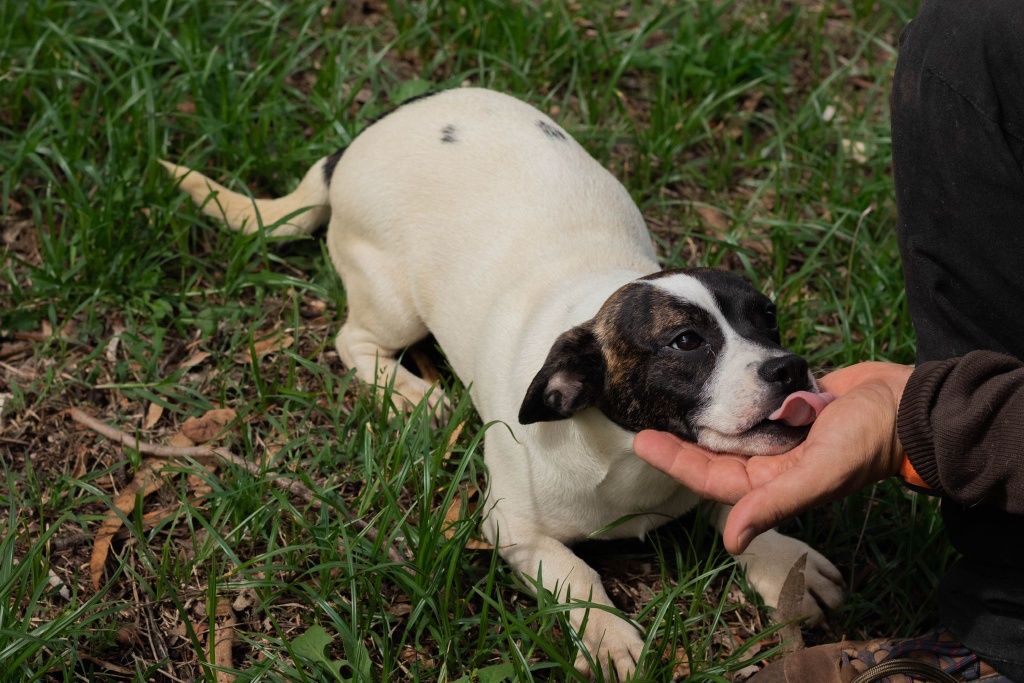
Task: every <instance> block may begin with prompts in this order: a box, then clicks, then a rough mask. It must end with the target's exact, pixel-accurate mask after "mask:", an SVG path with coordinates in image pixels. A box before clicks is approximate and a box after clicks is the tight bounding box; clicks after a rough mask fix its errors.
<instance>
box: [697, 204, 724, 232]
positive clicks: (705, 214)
mask: <svg viewBox="0 0 1024 683" xmlns="http://www.w3.org/2000/svg"><path fill="white" fill-rule="evenodd" d="M694 209H695V210H696V211H697V214H698V215H699V216H700V217H701V219H702V220H703V221H704V224H705V225H707V226H708V227H709V228H711V230H712V232H713V233H714V235H715V236H716V237H722V236H724V235H725V234H726V233H727V232H729V219H728V218H726V216H725V214H724V213H722V212H721V211H719V210H718V209H716V208H715V207H713V206H706V205H704V206H696V207H694Z"/></svg>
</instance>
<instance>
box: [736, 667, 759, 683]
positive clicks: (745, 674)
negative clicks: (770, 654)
mask: <svg viewBox="0 0 1024 683" xmlns="http://www.w3.org/2000/svg"><path fill="white" fill-rule="evenodd" d="M760 671H761V667H759V666H758V665H757V664H750V665H749V666H745V667H743V668H742V669H739V670H738V671H736V672H735V673H734V674H733V676H735V679H734V680H736V681H746V680H749V679H750V678H751V677H752V676H756V675H757V674H758V673H760Z"/></svg>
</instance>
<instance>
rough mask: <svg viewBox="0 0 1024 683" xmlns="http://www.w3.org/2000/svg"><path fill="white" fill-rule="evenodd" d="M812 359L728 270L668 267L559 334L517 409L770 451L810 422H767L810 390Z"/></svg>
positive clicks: (799, 435)
mask: <svg viewBox="0 0 1024 683" xmlns="http://www.w3.org/2000/svg"><path fill="white" fill-rule="evenodd" d="M815 389H816V387H815V383H814V378H813V377H812V376H811V374H810V372H809V371H808V369H807V363H806V361H804V360H803V359H802V358H800V357H799V356H796V355H794V354H792V353H790V352H788V351H786V350H785V349H784V348H782V346H781V345H780V342H779V328H778V323H777V321H776V317H775V306H774V305H773V304H772V302H771V300H770V299H768V297H766V296H765V295H764V294H762V293H760V292H758V291H757V290H756V289H754V288H753V287H752V286H751V285H750V284H749V283H748V282H747V281H746V280H744V279H743V278H741V277H739V276H737V275H733V274H730V273H727V272H724V271H717V270H709V269H693V270H685V271H664V272H661V273H656V274H654V275H649V276H647V277H645V278H642V279H640V280H635V281H633V282H630V283H629V284H627V285H625V286H623V287H622V288H620V289H619V290H618V291H616V292H615V293H614V294H612V296H610V297H609V298H608V300H607V301H605V303H604V305H603V306H602V307H601V310H600V311H598V313H597V315H596V316H594V318H592V319H591V320H588V321H587V322H585V323H583V324H582V325H578V326H577V327H574V328H572V329H571V330H569V331H567V332H565V333H563V334H562V335H561V336H560V337H559V338H558V340H557V341H556V342H555V344H554V346H552V348H551V351H550V353H548V357H547V359H546V360H545V361H544V366H543V367H542V368H541V369H540V372H538V373H537V376H536V377H534V379H533V382H532V383H531V384H530V387H529V389H527V391H526V398H525V399H524V400H523V404H522V407H521V408H520V410H519V421H520V422H521V423H522V424H530V423H533V422H541V421H549V420H560V419H564V418H568V417H571V416H572V415H573V414H575V413H576V412H578V411H580V410H583V409H584V408H588V407H591V406H595V407H597V408H598V409H600V410H601V412H603V413H604V414H605V415H606V416H607V417H608V418H609V419H610V420H612V421H613V422H615V423H616V424H618V425H619V426H621V427H623V428H625V429H627V430H630V431H633V432H636V431H640V430H641V429H660V430H663V431H667V432H672V433H673V434H675V435H676V436H679V437H681V438H683V439H686V440H687V441H694V442H697V443H699V444H701V445H703V446H705V447H707V448H710V449H712V450H716V451H724V452H731V453H743V454H748V455H765V454H773V453H781V452H784V451H786V450H789V449H790V448H792V447H793V446H795V445H796V444H798V443H799V442H800V441H801V440H802V439H803V438H804V437H805V436H806V434H807V429H808V428H807V427H794V426H789V425H788V424H786V423H785V422H784V421H781V420H770V419H768V416H769V415H771V414H772V413H773V412H774V411H776V410H777V409H778V408H779V407H780V406H781V405H782V403H783V401H784V400H785V399H786V397H787V396H789V395H791V394H794V393H796V392H800V391H815Z"/></svg>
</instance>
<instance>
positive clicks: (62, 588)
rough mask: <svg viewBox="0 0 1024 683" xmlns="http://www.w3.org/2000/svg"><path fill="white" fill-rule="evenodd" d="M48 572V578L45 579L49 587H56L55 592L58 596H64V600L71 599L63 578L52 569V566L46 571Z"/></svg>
mask: <svg viewBox="0 0 1024 683" xmlns="http://www.w3.org/2000/svg"><path fill="white" fill-rule="evenodd" d="M48 574H49V578H48V579H47V583H49V584H50V587H51V588H56V589H57V593H58V595H60V597H62V598H64V599H65V600H70V599H71V591H70V590H68V587H67V585H65V583H64V579H62V578H60V577H59V576H57V572H55V571H53V568H52V567H51V568H50V571H49V572H48Z"/></svg>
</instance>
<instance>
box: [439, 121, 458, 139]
mask: <svg viewBox="0 0 1024 683" xmlns="http://www.w3.org/2000/svg"><path fill="white" fill-rule="evenodd" d="M456 141H457V138H456V137H455V126H453V125H452V124H450V123H449V124H448V125H447V126H445V127H444V128H442V129H441V142H446V143H452V142H456Z"/></svg>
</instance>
